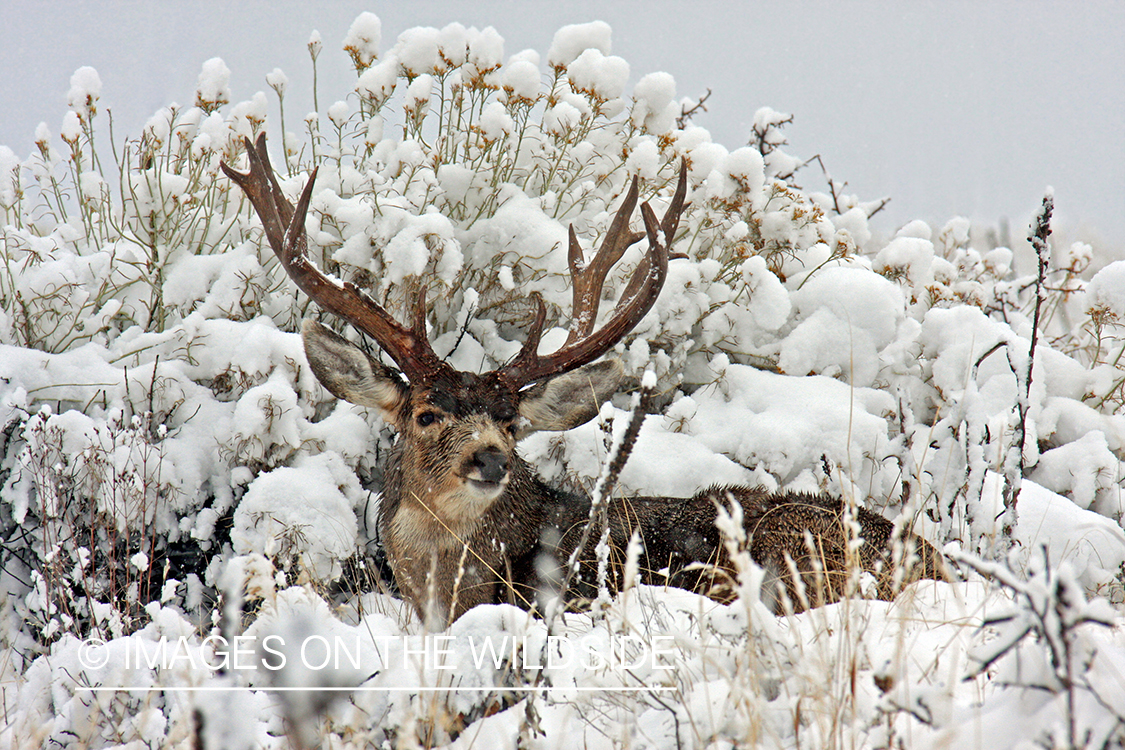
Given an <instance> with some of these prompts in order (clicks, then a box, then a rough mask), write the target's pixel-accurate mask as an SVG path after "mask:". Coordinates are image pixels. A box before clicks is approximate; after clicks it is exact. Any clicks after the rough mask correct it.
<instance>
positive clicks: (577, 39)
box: [547, 21, 612, 69]
mask: <svg viewBox="0 0 1125 750" xmlns="http://www.w3.org/2000/svg"><path fill="white" fill-rule="evenodd" d="M611 36H612V31H611V30H610V27H609V24H607V23H605V22H604V21H592V22H590V23H579V24H573V25H570V26H563V27H562V28H561V29H559V30H558V31H556V32H555V38H554V39H552V40H551V47H550V49H548V50H547V65H549V66H551V67H552V68H556V69H558V68H565V67H567V66H568V65H570V64H571V63H572V62H574V60H575V59H576V58H577V57H578V56H579V55H581V54H582V53H583V52H585V51H586V50H588V49H593V50H597V51H598V52H600V53H602V54H603V55H608V54H609V52H610V48H611V42H610V37H611Z"/></svg>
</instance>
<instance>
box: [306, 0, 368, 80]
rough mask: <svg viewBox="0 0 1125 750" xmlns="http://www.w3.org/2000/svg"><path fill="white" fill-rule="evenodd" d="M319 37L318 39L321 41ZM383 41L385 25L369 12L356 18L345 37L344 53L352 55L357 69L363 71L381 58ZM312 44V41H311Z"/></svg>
mask: <svg viewBox="0 0 1125 750" xmlns="http://www.w3.org/2000/svg"><path fill="white" fill-rule="evenodd" d="M319 38H320V37H319V35H317V39H318V41H319ZM382 39H383V23H382V21H380V20H379V17H378V16H377V15H375V14H374V13H371V12H369V11H364V12H362V13H360V14H359V15H358V16H356V19H355V20H354V21H352V25H351V26H350V27H349V28H348V33H347V34H346V35H345V36H344V45H343V46H344V51H346V52H347V53H348V54H349V55H351V58H352V61H353V62H354V63H355V66H356V69H357V70H359V71H363V70H365V69H367V68H369V67H371V64H372V63H373V62H375V60H377V59H378V58H379V43H380V42H381V41H382ZM310 43H311V40H310Z"/></svg>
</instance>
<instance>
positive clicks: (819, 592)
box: [223, 136, 940, 627]
mask: <svg viewBox="0 0 1125 750" xmlns="http://www.w3.org/2000/svg"><path fill="white" fill-rule="evenodd" d="M246 148H247V154H248V156H249V158H250V172H249V173H248V174H243V173H239V172H236V171H234V170H233V169H231V168H230V167H228V166H227V165H226V164H223V169H224V171H225V172H226V174H227V175H228V176H230V177H231V179H233V180H234V181H235V182H237V183H238V184H239V185H240V186H241V187H242V188H243V190H244V191H245V192H246V194H247V195H248V196H249V197H250V199H251V202H252V203H253V204H254V207H255V209H256V210H257V213H258V215H259V217H260V218H261V220H262V224H263V227H264V228H265V232H266V236H267V238H268V239H269V241H270V244H271V246H272V247H273V250H274V252H275V254H276V255H277V257H278V259H279V260H280V262H281V264H282V265H283V266H284V267H285V269H286V271H287V272H288V273H289V275H290V277H292V278H293V280H294V281H295V282H296V283H297V285H298V286H299V287H300V288H301V289H302V290H304V291H305V292H306V293H307V294H308V295H309V296H310V297H311V298H313V299H314V300H316V301H317V302H318V303H320V304H321V306H323V307H325V308H326V309H328V310H330V311H332V312H334V313H336V314H337V315H339V316H341V317H343V318H345V319H346V320H348V321H349V322H351V323H352V324H353V325H354V326H356V327H357V328H359V329H360V330H362V331H364V332H365V333H367V334H368V335H369V336H371V337H372V338H374V339H375V340H376V341H377V342H378V344H379V346H380V347H381V348H382V349H383V351H384V352H386V353H387V354H388V355H390V357H391V358H392V359H393V360H394V361H395V363H396V364H397V365H398V369H397V370H395V369H392V368H390V367H387V366H385V365H383V364H382V363H380V362H378V361H377V360H375V359H373V358H371V357H369V356H368V355H367V354H366V353H365V352H363V351H362V350H361V349H359V348H358V347H357V346H355V345H354V344H352V343H350V342H349V341H347V340H346V339H344V338H343V337H341V336H339V335H338V334H336V333H334V332H333V331H331V330H329V329H328V328H325V327H324V326H322V325H320V324H319V323H316V322H314V321H311V320H307V321H305V323H304V326H303V328H302V338H303V340H304V343H305V352H306V356H307V358H308V360H309V364H310V366H311V368H312V370H313V372H314V373H315V374H316V376H317V378H318V379H319V380H320V382H321V383H322V384H323V385H324V386H325V388H327V389H328V390H329V391H330V392H331V393H332V394H333V395H335V396H337V397H338V398H342V399H345V400H348V401H351V402H353V403H356V404H360V405H364V406H369V407H372V408H375V409H377V410H378V411H379V413H380V414H381V415H382V416H383V419H384V420H385V421H386V422H387V423H388V424H389V425H390V426H391V427H392V428H393V429H394V430H395V431H396V433H397V438H396V443H395V446H394V448H393V450H392V451H391V455H390V457H389V459H388V462H387V466H386V468H385V472H384V476H385V486H384V491H383V499H382V505H381V507H380V522H379V523H380V530H381V533H382V538H383V541H384V544H385V546H386V550H387V555H388V559H389V561H390V565H391V569H392V571H393V572H394V575H395V579H396V581H397V583H398V585H399V588H400V589H401V591H402V593H403V595H404V597H405V598H406V599H407V600H408V601H410V602H411V604H413V605H414V607H415V609H416V610H417V611H418V613H419V614H420V615H421V616H422V617H423V618H424V619H425V620H426V621H427V623H428V624H429V625H430V626H431V627H442V626H444V625H445V624H448V623H449V622H451V621H452V620H454V619H456V618H457V617H459V616H460V615H461V614H463V613H464V612H465V611H467V610H468V609H470V608H472V607H474V606H476V605H477V604H482V603H492V602H502V601H511V602H513V603H516V604H520V605H523V606H530V605H532V604H534V603H535V601H536V597H537V594H538V592H540V591H541V590H543V589H544V588H550V586H551V585H552V583H553V582H552V581H550V580H547V579H550V578H551V570H552V563H551V562H550V561H551V560H554V561H555V564H557V562H559V561H561V562H565V561H566V560H568V558H569V557H570V556H571V553H572V552H573V551H574V550H575V548H576V547H578V546H579V545H580V544H582V543H583V542H582V539H583V529H584V527H585V525H586V524H587V523H588V522H589V519H590V515H591V514H590V507H591V500H590V499H589V498H588V497H584V496H580V495H572V494H569V493H565V492H562V491H560V490H558V489H555V488H552V487H550V486H548V485H547V484H545V483H544V482H543V481H542V480H541V479H540V478H539V477H538V476H537V475H536V473H535V471H534V469H533V468H532V467H531V466H530V465H529V464H528V463H527V462H526V461H524V460H523V459H522V458H521V457H520V456H519V454H518V453H517V452H516V443H517V440H518V439H519V438H521V437H522V436H524V435H527V434H529V433H531V432H534V431H536V430H566V429H570V428H572V427H575V426H578V425H580V424H583V423H585V422H588V421H589V420H590V419H592V418H593V417H594V416H596V415H597V413H598V411H599V408H600V406H601V404H602V403H604V402H605V401H606V400H607V399H608V398H609V397H610V396H611V395H612V394H613V393H615V392H616V391H617V389H618V387H619V385H620V383H621V381H622V378H623V370H622V367H621V365H620V363H619V362H617V361H616V360H608V361H602V362H595V361H594V360H596V359H597V358H598V357H600V356H601V355H603V354H605V353H606V352H607V351H609V349H611V348H612V347H613V345H614V344H615V343H616V342H617V341H619V340H620V339H621V338H622V337H623V336H624V335H625V334H626V333H628V332H629V330H631V329H632V328H633V327H634V326H635V325H636V324H637V323H638V322H639V321H640V319H641V318H642V317H643V316H644V315H645V313H646V312H647V311H648V310H649V309H650V308H651V307H652V304H653V303H654V302H655V300H656V296H657V295H658V294H659V291H660V288H661V286H662V284H663V281H664V277H665V275H666V272H667V264H668V260H669V257H670V256H669V251H668V247H669V246H670V245H671V243H672V240H673V238H674V237H675V234H676V230H677V227H678V223H679V216H680V213H681V212H682V210H683V208H684V200H685V196H686V190H687V180H686V173H685V171H684V170H681V174H680V181H679V185H678V187H677V190H676V193H675V195H674V196H673V198H672V201H671V204H670V206H669V208H668V211H667V213H666V214H665V216H664V218H663V220H661V221H660V222H658V221H657V219H656V217H655V215H654V214H653V212H652V210H651V209H650V208H649V205H648V204H647V203H645V204H642V206H641V213H642V216H643V218H644V223H645V232H643V233H634V232H631V231H630V230H629V227H628V222H629V217H630V215H631V214H632V212H633V209H634V208H635V206H636V202H637V200H638V182H637V180H636V179H635V178H634V180H633V184H632V187H631V189H630V191H629V194H628V195H627V196H626V198H625V200H624V202H623V205H622V207H621V209H620V210H619V211H618V212H617V215H616V216H615V218H614V220H613V222H612V224H611V226H610V229H609V231H608V233H607V236H606V239H605V241H604V242H603V245H602V247H601V248H600V250H599V251H598V253H597V254H596V256H595V257H594V258H593V259H591V260H590V261H589V262H588V263H587V262H586V261H584V259H583V257H582V249H581V247H580V246H579V245H578V241H577V238H576V237H575V235H574V232H573V229H572V230H571V233H570V247H569V261H570V267H571V274H572V277H573V282H572V289H573V295H574V303H573V310H572V318H573V320H574V323H573V324H572V328H571V331H570V336H569V338H568V339H567V342H566V343H565V344H564V345H563V347H562V348H561V349H559V350H558V351H556V352H554V353H553V354H549V355H540V354H539V353H538V351H537V350H538V344H539V338H540V335H541V333H542V330H543V325H544V321H545V314H546V313H545V308H544V305H543V302H542V300H540V299H538V297H537V296H536V295H533V299H535V301H536V302H537V313H536V315H535V318H534V320H533V321H532V323H531V326H530V328H529V331H528V335H527V341H526V343H525V344H524V347H523V348H522V350H521V351H520V353H519V354H517V355H516V357H515V358H514V359H513V360H512V361H510V362H509V363H507V364H505V365H504V366H502V367H500V368H498V369H496V370H493V371H491V372H487V373H483V374H476V373H469V372H462V371H458V370H455V369H454V368H453V367H452V366H450V365H449V364H448V363H446V362H444V361H442V360H440V359H439V358H438V357H437V355H436V354H434V352H433V349H432V348H431V347H430V345H429V342H428V340H427V338H426V321H425V316H426V301H425V289H424V287H423V288H422V289H421V290H420V291H419V293H418V295H417V297H416V300H415V305H414V310H413V320H412V324H411V326H410V327H406V326H404V325H402V324H400V323H398V322H397V321H396V320H395V319H394V318H393V317H392V316H391V315H390V314H388V313H387V312H386V311H385V310H384V309H383V308H382V307H380V306H379V305H378V304H376V303H375V302H374V301H372V300H371V299H370V298H369V297H367V296H366V295H365V294H364V293H363V292H361V291H360V290H359V289H357V288H356V287H354V286H353V285H351V284H348V283H344V284H341V283H340V282H338V281H335V280H333V279H330V278H328V277H326V276H324V275H323V274H322V273H321V272H320V271H319V270H317V269H316V267H315V266H314V265H313V264H312V263H311V261H309V260H308V258H307V255H306V250H307V247H306V245H307V239H306V236H305V231H304V217H305V213H306V212H307V210H308V204H309V200H310V197H311V191H312V185H313V180H314V179H315V172H314V175H313V177H312V178H310V179H309V181H308V183H307V185H306V187H305V190H304V192H303V193H302V195H301V198H300V200H299V201H298V204H297V207H296V208H294V207H293V205H292V204H290V203H289V201H288V200H287V199H286V198H285V197H284V196H283V195H282V193H281V189H280V187H279V186H278V184H277V181H276V178H275V177H274V174H273V170H272V169H271V168H270V166H269V159H268V156H267V155H266V149H265V140H264V136H262V137H260V138H259V140H258V142H257V143H256V144H254V143H251V142H250V141H249V140H247V141H246ZM661 233H662V234H663V235H664V239H663V241H661V239H660V234H661ZM644 237H647V238H648V242H649V252H648V253H647V254H646V255H645V256H644V258H643V259H642V261H641V263H640V264H639V265H638V267H637V269H636V271H635V272H634V275H633V277H632V279H631V280H630V282H629V283H628V284H627V285H626V287H625V290H624V292H623V294H622V295H621V300H620V301H619V302H618V304H617V308H616V309H615V310H614V312H613V314H612V315H611V316H610V318H609V320H608V321H607V322H605V323H604V324H603V325H602V327H601V328H600V329H598V330H597V331H595V330H594V326H595V324H596V321H597V309H598V305H599V302H600V299H601V294H602V286H603V284H604V281H605V278H606V275H607V273H608V272H609V270H610V268H611V267H612V266H613V265H614V264H615V263H616V262H617V261H618V260H619V259H620V258H621V256H622V254H623V253H624V252H625V250H626V249H627V248H628V247H629V246H630V245H632V244H633V243H635V242H637V241H638V240H640V239H642V238H644ZM732 504H737V505H738V506H740V508H741V512H742V518H743V527H744V529H745V532H746V537H747V544H748V547H749V552H750V555H751V557H752V558H753V559H754V560H755V561H756V562H757V563H758V564H759V565H761V566H762V567H763V568H765V569H766V571H767V582H766V585H765V586H764V587H763V595H764V597H765V598H766V599H767V600H768V603H770V604H772V605H773V607H774V609H775V611H783V609H784V608H785V607H786V606H794V607H795V608H798V609H799V608H802V606H804V605H805V604H809V605H816V604H821V603H826V602H829V601H834V600H836V599H839V598H840V597H841V596H842V595H843V594H844V593H845V591H846V585H845V584H846V583H847V581H848V580H849V579H850V577H851V574H852V572H853V571H854V570H855V569H856V568H857V567H858V568H859V569H861V570H863V571H866V572H869V573H872V574H873V575H875V577H876V581H877V590H876V594H877V595H879V596H880V597H883V598H889V597H890V596H892V595H893V594H894V592H895V589H896V586H897V585H898V584H901V583H904V582H908V581H909V580H913V579H917V578H920V577H931V578H933V577H938V576H940V570H939V568H940V556H939V555H938V554H937V552H936V551H935V550H934V549H933V547H931V546H930V545H929V544H927V543H926V542H925V541H924V540H922V539H920V538H918V537H916V536H914V535H913V534H910V533H909V532H902V533H900V534H898V535H897V536H896V535H895V534H894V527H893V525H892V524H891V522H890V521H887V520H886V519H884V518H882V517H881V516H879V515H877V514H875V513H871V512H869V511H866V510H864V509H862V508H857V509H855V511H854V513H852V514H851V516H850V517H851V520H852V521H853V522H854V525H853V528H855V529H856V530H858V534H855V533H851V532H849V530H848V528H849V526H848V524H847V523H846V519H847V518H848V512H847V510H846V509H845V507H844V503H843V502H842V501H840V500H839V499H833V498H830V497H827V496H819V495H804V494H794V493H770V492H767V491H765V490H764V489H762V488H755V487H711V488H707V489H704V490H703V491H701V492H699V493H697V494H696V495H695V496H693V497H690V498H667V497H646V498H632V499H628V500H624V499H610V500H609V505H608V507H607V524H608V528H609V541H610V546H611V549H612V550H616V553H617V554H618V555H623V554H624V550H625V549H626V547H627V546H628V544H629V542H630V539H631V538H632V537H633V535H634V533H637V534H639V535H640V538H641V540H642V542H643V546H642V553H641V559H640V560H639V565H638V571H639V573H640V577H641V582H644V583H651V584H668V585H673V586H678V587H682V588H688V589H692V590H696V591H699V592H701V593H706V594H710V595H712V596H716V597H717V598H723V597H725V596H729V589H728V590H727V593H723V591H722V590H721V587H716V584H717V583H721V582H723V581H724V580H730V577H731V575H732V574H733V573H734V570H733V567H732V565H731V561H730V560H729V558H728V553H727V547H726V545H725V544H724V543H723V540H722V538H721V536H720V533H719V531H718V529H717V528H716V526H715V520H716V517H717V514H718V510H717V508H718V507H719V506H723V507H730V506H731V505H732ZM856 536H859V537H861V538H862V539H863V542H862V544H859V545H858V547H857V546H856V545H854V544H853V540H854V538H855V537H856ZM586 538H590V537H589V536H587V537H586ZM593 538H594V540H595V541H596V539H597V535H593ZM898 541H901V542H902V544H903V545H904V546H905V547H906V548H907V550H906V551H907V553H910V552H911V551H913V552H914V553H916V555H917V557H918V558H920V564H918V565H915V566H914V567H913V568H911V567H909V566H907V568H906V569H905V571H899V570H896V566H895V560H894V559H893V555H892V548H893V547H894V545H895V543H896V542H898ZM593 546H594V541H590V542H588V543H587V544H586V548H585V549H582V550H580V551H579V558H578V559H579V560H580V561H581V566H582V567H581V569H580V576H579V579H578V582H577V585H576V586H575V593H577V594H579V595H580V596H586V597H589V596H592V595H593V594H594V593H596V573H595V571H596V566H595V564H594V562H593V561H594V559H595V555H594V550H593ZM618 559H621V558H620V557H619V558H618ZM903 559H910V554H906V555H905V556H904V557H903ZM621 574H622V570H621V566H620V565H618V566H615V567H614V568H613V570H612V571H611V575H610V580H609V581H608V584H609V585H610V586H611V587H614V588H616V587H618V586H620V584H621V583H622V581H621ZM562 593H563V594H564V595H565V594H567V593H571V592H562Z"/></svg>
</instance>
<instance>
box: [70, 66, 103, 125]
mask: <svg viewBox="0 0 1125 750" xmlns="http://www.w3.org/2000/svg"><path fill="white" fill-rule="evenodd" d="M101 95H102V79H101V78H100V77H99V76H98V71H96V70H94V69H93V68H91V67H90V66H89V65H83V66H82V67H81V68H79V69H78V70H76V71H74V75H72V76H71V77H70V91H68V92H67V94H66V104H67V106H68V107H70V108H71V109H72V110H74V111H75V112H76V113H77V114H78V116H79V117H80V118H81V119H82V120H83V122H89V121H90V119H91V118H92V117H93V116H94V115H95V114H97V111H98V109H97V104H98V99H99V98H100V97H101Z"/></svg>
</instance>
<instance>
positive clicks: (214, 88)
mask: <svg viewBox="0 0 1125 750" xmlns="http://www.w3.org/2000/svg"><path fill="white" fill-rule="evenodd" d="M230 97H231V93H230V68H228V67H227V64H226V63H225V62H223V60H222V58H219V57H212V58H211V59H210V60H207V61H206V62H205V63H203V70H201V71H200V72H199V79H198V81H197V82H196V85H195V101H196V106H197V107H201V108H203V109H205V110H207V111H213V110H215V109H216V108H218V107H219V106H221V105H223V104H226V103H228V102H229V101H230Z"/></svg>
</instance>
